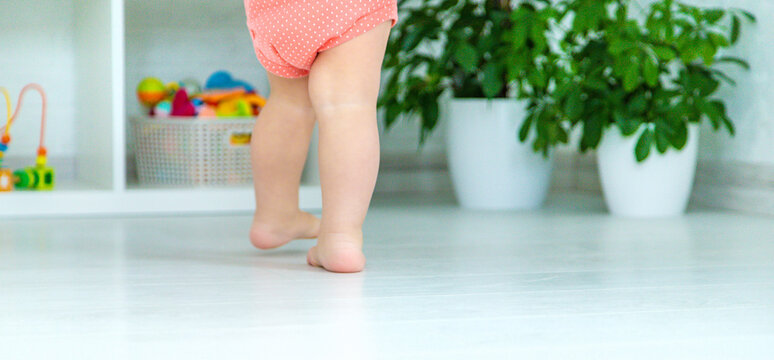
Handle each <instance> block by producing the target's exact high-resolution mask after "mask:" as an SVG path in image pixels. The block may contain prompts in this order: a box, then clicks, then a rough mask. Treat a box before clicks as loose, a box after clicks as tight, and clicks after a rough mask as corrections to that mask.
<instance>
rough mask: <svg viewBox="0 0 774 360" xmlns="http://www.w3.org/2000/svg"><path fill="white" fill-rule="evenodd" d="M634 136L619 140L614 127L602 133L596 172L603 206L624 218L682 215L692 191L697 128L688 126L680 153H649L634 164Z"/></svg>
mask: <svg viewBox="0 0 774 360" xmlns="http://www.w3.org/2000/svg"><path fill="white" fill-rule="evenodd" d="M637 140H639V134H637V136H630V137H623V136H622V135H621V133H620V131H619V130H618V128H615V129H611V130H610V131H609V132H608V133H605V136H604V138H603V139H602V143H601V144H600V146H599V148H598V150H597V161H598V163H599V173H600V177H601V180H602V189H603V191H604V193H605V201H606V202H607V206H608V208H609V209H610V212H612V213H613V214H614V215H618V216H625V217H639V218H652V217H674V216H679V215H682V214H683V213H685V210H686V208H687V206H688V200H689V199H690V196H691V191H692V189H693V182H694V177H695V174H696V161H697V154H698V148H699V126H698V125H690V126H689V127H688V142H687V144H686V145H685V148H684V149H683V150H682V151H677V150H675V149H670V150H669V151H667V152H666V154H661V153H659V152H658V151H655V149H654V150H652V151H651V153H650V156H649V157H648V158H647V159H646V160H645V162H643V163H637V160H636V159H635V157H634V148H635V146H636V144H637Z"/></svg>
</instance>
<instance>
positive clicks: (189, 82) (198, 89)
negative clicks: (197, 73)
mask: <svg viewBox="0 0 774 360" xmlns="http://www.w3.org/2000/svg"><path fill="white" fill-rule="evenodd" d="M180 87H181V88H183V89H185V91H186V92H187V93H188V96H196V95H199V94H201V93H202V85H201V84H200V83H199V82H198V81H196V79H191V78H188V79H185V80H183V81H181V82H180Z"/></svg>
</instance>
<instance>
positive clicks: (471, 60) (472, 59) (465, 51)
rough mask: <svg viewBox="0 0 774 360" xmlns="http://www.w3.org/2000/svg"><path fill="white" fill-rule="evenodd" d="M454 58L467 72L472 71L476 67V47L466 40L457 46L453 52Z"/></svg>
mask: <svg viewBox="0 0 774 360" xmlns="http://www.w3.org/2000/svg"><path fill="white" fill-rule="evenodd" d="M454 58H455V59H456V60H457V63H459V64H460V66H462V68H463V69H465V71H467V72H468V73H472V72H474V71H476V69H477V68H478V62H479V58H478V52H477V51H476V48H474V47H473V46H471V45H470V44H468V43H467V42H463V43H460V44H459V45H458V46H457V51H455V52H454Z"/></svg>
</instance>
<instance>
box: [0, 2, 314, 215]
mask: <svg viewBox="0 0 774 360" xmlns="http://www.w3.org/2000/svg"><path fill="white" fill-rule="evenodd" d="M213 6H214V5H211V2H208V1H195V2H191V3H190V4H189V3H186V5H185V6H180V3H179V2H177V1H174V0H160V1H145V0H94V1H80V0H64V1H63V0H39V1H11V2H3V4H2V5H0V11H2V12H3V13H4V14H10V15H13V16H8V17H7V18H6V21H4V22H2V23H0V49H2V52H3V57H2V58H0V69H3V70H9V69H12V70H13V71H3V72H2V78H0V86H5V87H7V88H9V90H11V91H12V93H13V94H14V96H15V95H16V93H18V91H19V90H20V89H21V87H22V86H24V84H26V83H29V82H38V83H40V84H42V85H43V86H44V88H45V89H46V90H47V92H48V97H49V99H50V102H49V103H50V106H49V127H48V134H47V139H48V141H47V145H48V147H49V152H50V156H51V159H52V161H51V163H52V165H53V166H55V167H57V173H58V174H59V175H60V176H61V178H60V179H58V180H59V181H58V183H57V184H56V189H55V190H54V191H52V192H22V191H17V192H12V193H0V217H20V216H21V217H31V216H69V215H89V216H95V215H96V216H102V215H119V214H180V213H215V212H248V211H252V210H253V209H254V207H255V204H254V200H253V199H254V198H253V190H252V188H250V187H239V188H183V189H181V188H150V189H144V188H140V187H137V186H136V185H134V184H130V185H127V184H128V183H131V180H129V178H130V176H129V175H127V168H130V167H129V166H127V158H129V159H131V156H127V155H128V154H127V141H128V139H127V126H126V118H127V115H128V114H134V113H136V112H137V111H138V110H137V105H136V103H135V100H134V91H133V88H134V85H135V84H136V83H137V82H138V81H139V80H138V79H139V78H141V77H145V76H158V77H162V78H165V80H169V81H171V80H181V79H177V78H175V77H178V76H183V74H189V75H190V76H195V77H197V78H200V80H202V81H203V80H204V79H203V77H204V76H206V74H207V73H210V72H212V71H215V70H219V69H220V68H224V69H228V70H233V72H234V73H235V75H236V76H238V77H240V78H245V79H247V80H249V81H251V82H255V83H256V85H257V88H258V89H259V90H261V91H264V92H265V91H266V90H267V89H268V85H267V82H266V78H265V75H264V74H263V72H262V70H261V69H260V67H259V64H258V62H257V60H255V58H254V56H253V55H252V54H251V51H252V49H251V47H250V45H249V37H247V36H248V35H247V30H246V29H244V25H243V23H244V14H242V10H241V6H242V4H241V3H239V2H234V3H227V4H220V3H219V5H217V6H214V7H215V8H216V9H217V10H218V11H213ZM170 14H174V16H172V15H170ZM237 15H239V16H237ZM192 19H196V21H191V20H192ZM156 20H158V21H156ZM202 22H206V23H207V24H208V25H207V26H205V27H202V26H200V24H201V23H202ZM240 31H244V34H241V33H240ZM197 34H198V35H197ZM205 35H206V36H209V38H206V39H205V40H207V41H206V42H205V45H202V44H201V43H199V42H200V41H201V39H202V38H203V37H204V36H205ZM213 36H220V37H222V39H221V40H222V41H212V40H213V39H212V37H213ZM241 40H246V41H247V42H245V43H240V41H241ZM173 42H174V43H173ZM207 44H208V45H207ZM207 46H212V48H207ZM179 52H188V53H190V54H191V56H189V57H186V56H187V55H188V54H183V55H182V56H177V57H170V60H169V61H165V60H164V57H163V56H169V55H170V54H177V53H179ZM210 54H212V55H210ZM204 55H207V56H204ZM206 66H216V67H215V68H212V69H209V68H206ZM29 99H30V100H29V101H28V104H25V107H24V112H23V113H22V114H21V116H20V121H19V123H18V125H17V126H15V127H14V133H13V135H14V143H13V144H12V148H11V151H9V153H8V163H9V164H27V163H29V162H30V159H29V158H30V157H31V155H32V154H33V153H34V151H35V146H36V143H35V141H36V137H35V134H36V132H37V130H38V128H37V126H39V125H38V124H37V123H38V119H39V118H37V117H39V110H38V109H36V108H35V107H36V106H39V101H38V103H36V102H35V101H36V99H35V97H34V96H30V97H29ZM315 158H316V157H315V156H310V159H315ZM58 166H61V167H58ZM299 191H300V193H299V194H300V201H299V202H300V206H301V207H302V208H303V209H305V210H312V211H313V210H317V209H320V208H321V205H322V201H321V193H320V187H319V186H318V185H304V186H302V187H301V189H300V190H299Z"/></svg>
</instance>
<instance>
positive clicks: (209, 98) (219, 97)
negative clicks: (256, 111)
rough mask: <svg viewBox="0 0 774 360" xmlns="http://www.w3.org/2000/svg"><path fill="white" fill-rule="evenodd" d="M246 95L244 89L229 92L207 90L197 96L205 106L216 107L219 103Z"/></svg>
mask: <svg viewBox="0 0 774 360" xmlns="http://www.w3.org/2000/svg"><path fill="white" fill-rule="evenodd" d="M245 95H247V92H246V91H245V89H241V88H240V89H231V90H209V91H206V92H203V93H201V94H199V96H197V97H198V98H200V99H202V101H204V102H205V103H207V104H210V105H217V104H219V103H221V102H224V101H228V100H231V99H236V98H239V97H242V96H245Z"/></svg>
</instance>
